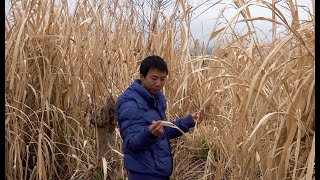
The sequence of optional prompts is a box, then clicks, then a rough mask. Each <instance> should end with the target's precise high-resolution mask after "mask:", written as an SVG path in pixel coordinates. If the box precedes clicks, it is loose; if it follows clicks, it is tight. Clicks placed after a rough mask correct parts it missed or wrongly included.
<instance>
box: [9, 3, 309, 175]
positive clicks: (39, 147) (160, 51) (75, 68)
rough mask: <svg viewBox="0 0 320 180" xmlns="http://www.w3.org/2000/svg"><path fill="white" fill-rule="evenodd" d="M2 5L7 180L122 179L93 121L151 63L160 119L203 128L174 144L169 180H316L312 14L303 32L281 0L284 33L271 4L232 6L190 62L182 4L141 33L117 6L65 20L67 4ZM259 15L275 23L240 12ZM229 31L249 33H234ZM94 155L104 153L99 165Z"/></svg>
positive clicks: (115, 154) (128, 8)
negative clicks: (150, 59) (198, 117)
mask: <svg viewBox="0 0 320 180" xmlns="http://www.w3.org/2000/svg"><path fill="white" fill-rule="evenodd" d="M11 5H12V6H11V7H10V10H9V11H8V13H6V24H5V44H6V47H5V78H6V84H5V91H6V93H5V107H6V109H5V113H6V114H5V118H6V119H5V129H6V131H5V137H6V141H5V152H6V155H5V157H6V158H5V164H6V171H5V173H6V179H8V180H11V179H12V180H13V179H103V178H106V177H110V178H111V179H125V178H126V172H125V170H124V169H123V162H122V154H121V138H120V135H119V131H118V129H117V128H116V129H115V130H114V131H112V129H113V128H112V127H114V125H115V124H114V121H112V119H113V117H112V108H111V109H110V108H109V109H108V111H109V112H106V111H101V109H104V107H108V104H109V103H110V102H111V103H113V102H112V101H108V100H107V99H108V98H113V99H116V98H117V96H118V95H119V94H120V93H121V92H122V91H123V90H124V89H125V88H126V87H127V86H128V85H130V84H131V82H132V80H133V79H134V78H135V77H137V76H136V75H137V73H138V71H137V70H138V67H139V62H140V61H141V60H142V59H143V58H144V57H145V56H147V55H151V54H157V55H160V56H162V57H164V59H166V60H167V62H168V66H169V68H170V72H169V76H168V80H167V84H166V86H165V88H164V90H163V92H164V93H165V95H166V96H167V99H168V110H167V116H168V119H175V118H177V117H181V116H183V115H185V113H187V112H193V111H194V109H204V110H205V120H204V122H203V123H202V124H201V125H197V126H196V127H195V128H194V130H193V132H192V133H191V134H187V135H186V136H188V137H185V136H182V137H181V138H179V139H176V140H174V141H172V146H173V148H172V149H173V153H174V161H175V162H174V172H173V175H172V179H200V178H201V179H213V178H215V179H270V180H271V179H286V178H290V179H314V178H315V175H314V158H315V134H314V117H315V115H314V112H315V108H314V107H315V100H314V96H315V91H314V89H315V88H314V85H315V79H314V70H315V69H314V61H315V59H314V43H315V39H314V37H315V32H314V16H313V13H312V12H314V11H313V10H310V16H311V17H312V19H311V20H310V21H306V22H301V21H300V20H299V13H298V8H296V6H295V4H294V2H293V1H292V0H288V4H287V6H288V7H289V8H290V12H291V15H292V17H291V18H292V19H293V21H292V22H293V23H292V24H289V23H288V22H287V21H286V18H287V17H284V16H283V14H282V13H281V11H279V9H278V8H277V7H278V6H277V5H276V4H275V3H273V4H272V3H268V2H266V1H257V2H252V1H251V2H250V3H248V2H244V1H235V3H234V6H235V7H237V9H238V11H237V13H236V14H234V18H232V19H228V23H226V24H225V25H224V26H223V27H219V29H215V30H213V32H212V33H211V37H210V40H211V39H214V40H217V42H219V43H217V44H216V45H215V46H214V49H213V51H212V54H210V55H206V54H200V55H197V56H191V55H190V54H191V52H190V47H189V46H190V44H192V43H193V42H192V41H191V34H192V32H191V31H190V20H191V15H192V10H193V9H192V8H190V7H188V6H187V5H186V4H185V3H184V1H177V3H176V4H173V6H172V8H173V11H172V13H171V14H169V15H164V14H163V13H161V12H162V11H161V10H158V11H153V18H152V21H150V24H146V25H145V26H142V25H141V19H140V18H139V17H140V16H139V13H141V12H140V11H139V10H138V9H137V8H136V6H133V5H131V4H128V3H125V2H122V1H110V2H108V1H106V2H102V1H101V2H100V1H94V2H91V1H83V2H82V1H77V2H75V7H74V9H69V7H68V4H67V1H65V0H61V1H58V2H56V3H55V4H52V1H12V2H11ZM257 5H260V6H263V7H266V8H269V10H270V11H272V12H273V13H274V16H273V18H272V19H266V18H263V17H258V18H257V17H251V15H250V11H249V10H250V9H249V8H254V6H257ZM226 6H227V5H226ZM179 12H180V13H179ZM223 12H224V10H222V12H221V15H220V18H223V16H222V15H223ZM239 17H243V19H239ZM254 21H268V22H273V23H274V24H275V25H274V27H276V26H278V27H281V28H282V30H281V33H282V37H281V38H279V37H278V38H274V39H273V40H272V42H266V41H263V40H262V38H261V37H259V36H257V34H256V31H255V27H254V25H253V23H252V22H254ZM238 23H246V27H247V29H248V31H247V32H246V33H244V34H242V33H239V32H237V31H236V30H235V28H234V26H235V25H236V24H238ZM273 31H274V32H276V28H275V29H273ZM230 33H231V35H229V34H230ZM276 34H277V33H274V37H276ZM194 42H195V44H196V48H195V51H197V52H200V50H199V44H198V43H199V42H198V40H195V41H194ZM99 113H101V114H99ZM98 115H100V118H101V117H104V116H105V117H108V118H109V120H110V121H108V122H110V123H108V124H107V129H108V128H109V130H110V131H108V132H110V134H112V135H110V136H109V137H111V138H109V139H108V138H105V141H108V140H112V141H110V142H111V143H110V146H105V145H101V141H104V140H100V142H99V141H98V139H99V136H98V135H99V134H100V137H101V136H102V135H103V134H104V133H103V132H101V131H100V133H99V131H98V129H99V128H100V127H98V124H97V126H95V125H96V124H95V122H97V123H99V122H98V121H99V117H98ZM95 117H96V120H98V121H95V122H94V121H91V123H90V120H94V118H95ZM100 120H101V119H100ZM113 120H114V119H113ZM100 123H101V122H100ZM102 124H103V123H102ZM101 127H102V128H103V126H101ZM103 136H104V135H103ZM106 143H107V142H106ZM98 144H100V146H104V147H105V148H110V147H111V148H110V149H108V153H107V155H106V154H104V153H102V154H104V155H105V156H104V157H102V156H103V155H101V152H100V155H99V151H98V150H97V146H98ZM110 173H112V174H110Z"/></svg>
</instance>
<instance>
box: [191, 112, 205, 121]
mask: <svg viewBox="0 0 320 180" xmlns="http://www.w3.org/2000/svg"><path fill="white" fill-rule="evenodd" d="M203 114H204V112H203V110H200V111H198V112H195V113H192V114H191V116H192V119H193V121H194V122H195V123H197V124H200V123H201V122H202V120H203Z"/></svg>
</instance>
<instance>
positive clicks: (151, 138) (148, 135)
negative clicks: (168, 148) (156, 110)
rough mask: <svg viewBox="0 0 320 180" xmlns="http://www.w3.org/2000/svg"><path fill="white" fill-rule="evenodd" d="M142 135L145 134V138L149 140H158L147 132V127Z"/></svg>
mask: <svg viewBox="0 0 320 180" xmlns="http://www.w3.org/2000/svg"><path fill="white" fill-rule="evenodd" d="M144 134H145V136H146V137H147V138H149V139H150V140H155V139H157V138H158V137H157V136H155V135H153V134H152V133H151V132H150V131H149V126H148V127H146V128H145V129H144Z"/></svg>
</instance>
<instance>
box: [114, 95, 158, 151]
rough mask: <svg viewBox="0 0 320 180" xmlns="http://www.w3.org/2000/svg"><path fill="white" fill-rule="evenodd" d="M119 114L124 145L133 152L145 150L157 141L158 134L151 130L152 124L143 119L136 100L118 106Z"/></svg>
mask: <svg viewBox="0 0 320 180" xmlns="http://www.w3.org/2000/svg"><path fill="white" fill-rule="evenodd" d="M117 115H118V118H117V120H118V124H119V127H120V134H121V137H122V139H123V142H124V146H125V147H127V148H129V149H130V150H131V151H132V152H139V151H143V150H145V149H147V148H148V147H149V146H150V145H151V144H153V143H154V142H156V141H157V136H154V135H153V134H152V133H151V132H150V131H149V125H150V124H148V123H147V121H145V120H144V119H143V116H142V113H139V109H138V106H137V104H136V103H135V102H132V101H129V102H125V103H123V104H122V105H121V106H120V107H117ZM124 149H126V148H124Z"/></svg>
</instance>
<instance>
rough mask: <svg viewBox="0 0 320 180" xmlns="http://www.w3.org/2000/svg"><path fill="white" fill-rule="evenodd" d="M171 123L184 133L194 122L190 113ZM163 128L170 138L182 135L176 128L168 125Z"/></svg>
mask: <svg viewBox="0 0 320 180" xmlns="http://www.w3.org/2000/svg"><path fill="white" fill-rule="evenodd" d="M172 123H173V124H175V125H176V126H178V127H179V128H180V129H181V130H182V131H183V132H185V133H186V132H188V131H189V129H190V128H192V127H194V126H195V122H194V121H193V119H192V116H191V114H189V115H188V116H186V117H184V118H181V119H178V120H176V121H174V122H172ZM165 128H166V132H167V135H168V136H169V138H170V139H174V138H177V137H179V136H181V135H182V133H181V132H180V131H179V130H177V129H174V128H170V127H165Z"/></svg>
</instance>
